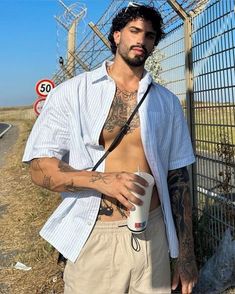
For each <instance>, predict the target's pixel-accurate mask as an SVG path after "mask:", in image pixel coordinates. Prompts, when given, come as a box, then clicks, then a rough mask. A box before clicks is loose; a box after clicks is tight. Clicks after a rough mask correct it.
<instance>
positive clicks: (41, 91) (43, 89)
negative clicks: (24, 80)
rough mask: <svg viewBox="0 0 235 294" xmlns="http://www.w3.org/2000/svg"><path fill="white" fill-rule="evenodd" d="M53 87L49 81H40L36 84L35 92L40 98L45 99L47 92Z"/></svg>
mask: <svg viewBox="0 0 235 294" xmlns="http://www.w3.org/2000/svg"><path fill="white" fill-rule="evenodd" d="M54 87H55V84H54V83H53V82H52V81H51V80H41V81H38V82H37V84H36V92H37V94H38V95H39V96H41V97H47V95H48V94H49V92H50V91H51V90H52V89H53V88H54Z"/></svg>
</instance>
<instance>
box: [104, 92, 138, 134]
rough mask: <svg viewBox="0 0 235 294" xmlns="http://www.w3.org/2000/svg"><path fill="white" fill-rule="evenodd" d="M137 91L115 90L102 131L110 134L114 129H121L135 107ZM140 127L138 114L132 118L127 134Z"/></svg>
mask: <svg viewBox="0 0 235 294" xmlns="http://www.w3.org/2000/svg"><path fill="white" fill-rule="evenodd" d="M136 97H137V91H134V92H127V91H123V90H120V89H119V88H117V90H116V93H115V96H114V99H113V103H112V106H111V109H110V112H109V115H108V118H107V120H106V122H105V125H104V130H106V131H108V132H110V133H112V132H113V130H114V129H115V128H116V127H119V128H121V127H122V126H123V125H124V124H125V123H126V121H127V119H128V118H129V116H130V115H131V113H132V112H133V110H134V109H135V107H136V104H137V103H136ZM139 126H140V121H139V114H138V112H137V113H136V115H135V116H134V118H133V120H132V122H131V124H130V130H129V131H128V133H131V132H133V131H134V130H135V129H136V128H138V127H139Z"/></svg>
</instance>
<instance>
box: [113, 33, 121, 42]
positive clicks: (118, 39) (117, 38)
mask: <svg viewBox="0 0 235 294" xmlns="http://www.w3.org/2000/svg"><path fill="white" fill-rule="evenodd" d="M120 38H121V32H120V31H115V32H114V33H113V39H114V42H115V44H116V46H118V45H119V43H120Z"/></svg>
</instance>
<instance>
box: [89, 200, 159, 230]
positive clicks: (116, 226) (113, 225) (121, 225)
mask: <svg viewBox="0 0 235 294" xmlns="http://www.w3.org/2000/svg"><path fill="white" fill-rule="evenodd" d="M161 217H162V208H161V206H159V207H157V208H156V209H154V210H152V211H150V212H149V218H148V226H149V225H150V224H151V223H152V222H153V221H155V222H156V220H157V219H158V218H159V219H160V218H161ZM94 230H95V231H101V230H105V231H106V232H115V231H118V232H120V231H122V230H125V231H126V230H128V228H127V220H126V219H125V220H119V221H113V222H112V221H110V222H102V221H99V220H98V221H97V222H96V224H95V226H94ZM128 231H129V230H128Z"/></svg>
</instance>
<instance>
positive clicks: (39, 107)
mask: <svg viewBox="0 0 235 294" xmlns="http://www.w3.org/2000/svg"><path fill="white" fill-rule="evenodd" d="M45 100H46V98H45V97H39V98H38V99H37V100H36V101H35V102H34V104H33V110H34V112H35V113H36V115H39V114H40V113H41V111H42V108H43V105H44V103H45Z"/></svg>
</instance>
